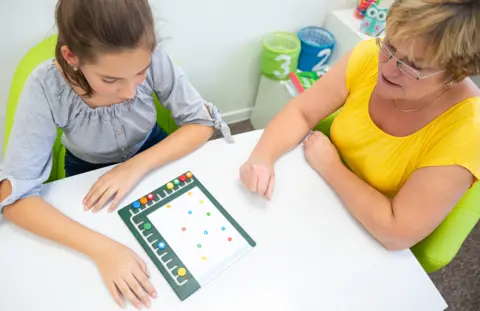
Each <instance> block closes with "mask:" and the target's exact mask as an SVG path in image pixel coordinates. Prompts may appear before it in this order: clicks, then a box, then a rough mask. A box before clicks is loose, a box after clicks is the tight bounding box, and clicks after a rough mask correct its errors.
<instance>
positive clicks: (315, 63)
mask: <svg viewBox="0 0 480 311" xmlns="http://www.w3.org/2000/svg"><path fill="white" fill-rule="evenodd" d="M298 37H299V38H300V41H301V51H302V52H301V53H300V58H299V61H298V69H300V70H301V71H320V70H322V66H323V65H325V64H326V63H327V62H328V60H329V58H330V55H332V52H333V48H334V47H335V38H334V36H333V35H332V33H331V32H329V31H328V30H326V29H324V28H322V27H318V26H309V27H305V28H303V29H301V30H300V31H299V32H298Z"/></svg>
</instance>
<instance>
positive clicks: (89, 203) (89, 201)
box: [85, 183, 109, 211]
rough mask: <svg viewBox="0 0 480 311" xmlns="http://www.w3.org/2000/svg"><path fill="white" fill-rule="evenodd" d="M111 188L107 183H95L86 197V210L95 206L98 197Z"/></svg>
mask: <svg viewBox="0 0 480 311" xmlns="http://www.w3.org/2000/svg"><path fill="white" fill-rule="evenodd" d="M108 188H109V186H107V185H105V184H103V183H102V184H99V185H97V184H95V185H94V186H93V187H92V189H90V191H89V192H88V194H87V196H86V197H85V210H87V211H88V210H89V209H91V208H92V207H93V205H94V204H95V203H97V201H98V199H99V198H100V196H101V195H102V194H104V193H105V191H107V189H108Z"/></svg>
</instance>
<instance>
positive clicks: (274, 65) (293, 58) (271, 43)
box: [261, 32, 301, 80]
mask: <svg viewBox="0 0 480 311" xmlns="http://www.w3.org/2000/svg"><path fill="white" fill-rule="evenodd" d="M300 46H301V43H300V39H299V38H298V36H297V34H295V33H291V32H274V33H271V34H269V35H267V36H266V37H265V39H264V40H263V50H262V57H261V72H262V74H263V75H264V76H266V77H268V78H271V79H274V80H288V78H289V74H290V73H291V72H295V71H296V70H297V66H298V57H299V55H300V49H301V48H300Z"/></svg>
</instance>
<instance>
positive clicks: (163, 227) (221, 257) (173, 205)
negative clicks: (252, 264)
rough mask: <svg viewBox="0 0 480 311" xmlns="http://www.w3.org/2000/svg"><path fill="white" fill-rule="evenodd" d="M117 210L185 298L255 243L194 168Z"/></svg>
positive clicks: (173, 287)
mask: <svg viewBox="0 0 480 311" xmlns="http://www.w3.org/2000/svg"><path fill="white" fill-rule="evenodd" d="M118 213H119V215H120V217H121V218H122V219H123V221H124V222H125V224H126V225H127V226H128V228H129V229H130V231H131V232H132V233H133V235H134V236H135V238H136V239H137V241H138V242H139V243H140V244H141V246H142V247H143V249H144V250H145V251H146V252H147V254H148V256H149V257H150V258H151V260H152V261H153V263H154V264H155V265H156V267H157V268H158V269H159V271H160V272H161V273H162V274H163V276H164V278H165V279H166V280H167V282H168V283H169V285H170V286H171V287H172V289H173V290H174V291H175V293H176V294H177V296H178V297H179V298H180V299H181V300H185V299H186V298H187V297H189V296H190V295H191V294H193V293H194V292H196V291H197V290H198V289H200V288H201V287H202V286H204V285H205V284H207V283H208V282H209V281H210V280H212V279H213V278H214V277H215V276H216V275H218V274H219V273H221V272H222V271H223V270H225V269H226V268H227V267H228V266H230V265H232V264H233V263H234V262H235V261H237V260H239V259H240V258H241V257H242V256H244V255H245V254H246V253H248V252H249V251H250V250H251V249H252V248H253V247H255V246H256V243H255V241H254V240H253V239H252V238H251V237H250V236H249V235H248V234H247V233H246V232H245V231H244V230H243V229H242V227H241V226H240V225H239V224H238V223H237V222H236V221H235V220H234V219H233V217H232V216H231V215H230V214H229V213H228V212H227V211H226V210H225V209H224V208H223V207H222V205H221V204H220V203H219V202H218V201H217V200H216V199H215V198H214V197H213V196H212V195H211V193H210V192H209V191H208V190H207V189H206V188H205V187H204V186H203V185H202V183H201V182H200V181H199V180H198V179H197V178H196V177H195V176H194V175H193V174H192V173H191V172H187V173H185V174H184V175H181V176H178V177H177V178H175V179H173V180H172V181H171V182H169V183H167V184H165V185H163V186H161V187H159V188H157V189H155V190H154V191H153V192H151V193H148V194H146V195H145V196H144V197H142V198H140V199H138V200H136V201H134V202H132V203H131V204H129V205H127V206H125V207H123V208H122V209H120V210H119V211H118Z"/></svg>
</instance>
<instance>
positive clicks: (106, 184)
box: [83, 158, 146, 213]
mask: <svg viewBox="0 0 480 311" xmlns="http://www.w3.org/2000/svg"><path fill="white" fill-rule="evenodd" d="M145 174H146V171H145V169H144V168H143V166H142V163H139V161H138V158H131V159H130V160H128V161H126V162H123V163H121V164H119V165H117V166H115V167H114V168H113V169H111V170H110V171H109V172H107V173H106V174H105V175H103V176H102V177H100V178H99V179H98V180H97V182H96V183H95V184H94V185H93V186H92V188H90V191H89V192H88V193H87V195H86V196H85V198H84V199H83V205H84V207H85V210H86V211H88V210H92V211H93V212H94V213H96V212H98V211H100V210H101V209H102V208H103V207H104V205H105V203H107V201H108V200H109V199H111V198H112V197H113V201H112V203H111V205H110V207H109V208H108V212H113V211H114V210H115V209H116V208H117V207H118V204H119V202H120V200H122V198H123V197H124V196H125V195H126V194H127V193H128V192H129V191H130V190H131V189H132V187H133V186H134V185H135V184H137V182H138V181H139V180H140V179H141V178H142V177H143V176H144V175H145Z"/></svg>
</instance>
